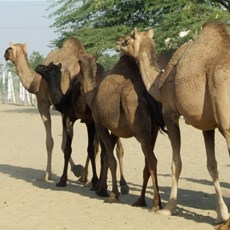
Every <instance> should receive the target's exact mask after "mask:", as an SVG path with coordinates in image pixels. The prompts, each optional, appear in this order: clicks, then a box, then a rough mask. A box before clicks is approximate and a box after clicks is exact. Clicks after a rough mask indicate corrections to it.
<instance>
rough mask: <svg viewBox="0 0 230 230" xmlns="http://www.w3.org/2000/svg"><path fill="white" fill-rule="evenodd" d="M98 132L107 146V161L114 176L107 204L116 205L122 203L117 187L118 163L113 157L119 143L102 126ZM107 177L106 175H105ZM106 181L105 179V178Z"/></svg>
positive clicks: (99, 126) (98, 127)
mask: <svg viewBox="0 0 230 230" xmlns="http://www.w3.org/2000/svg"><path fill="white" fill-rule="evenodd" d="M96 127H97V128H96V129H97V132H98V135H99V136H100V138H101V140H102V142H103V144H104V146H105V150H106V151H105V152H106V159H107V162H108V165H109V168H110V170H111V175H112V192H111V194H110V196H109V198H108V199H106V201H105V202H109V203H114V202H120V201H119V199H118V197H119V195H120V193H119V191H118V187H117V175H116V169H117V161H116V159H115V157H114V155H113V149H114V146H115V144H116V142H117V139H118V138H117V137H116V136H114V135H112V134H110V133H109V131H108V130H107V129H106V128H104V127H103V126H101V125H97V126H96ZM104 177H105V175H104ZM104 179H105V178H104Z"/></svg>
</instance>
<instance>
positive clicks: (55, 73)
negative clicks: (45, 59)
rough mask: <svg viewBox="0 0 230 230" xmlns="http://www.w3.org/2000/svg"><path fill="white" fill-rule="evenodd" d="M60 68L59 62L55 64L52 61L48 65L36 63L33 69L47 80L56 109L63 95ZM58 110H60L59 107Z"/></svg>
mask: <svg viewBox="0 0 230 230" xmlns="http://www.w3.org/2000/svg"><path fill="white" fill-rule="evenodd" d="M61 68H62V64H61V63H59V64H58V65H56V64H54V63H53V62H51V63H49V64H48V65H38V66H37V67H36V68H35V71H36V72H37V73H38V74H40V75H41V76H42V77H43V78H44V79H45V80H46V81H47V83H48V86H49V89H50V95H51V99H52V101H53V103H54V105H55V106H56V108H57V109H58V108H59V107H58V106H59V104H60V102H61V100H62V98H63V95H64V94H63V92H62V89H61V78H62V71H61ZM60 108H61V107H60ZM58 110H59V111H60V109H58Z"/></svg>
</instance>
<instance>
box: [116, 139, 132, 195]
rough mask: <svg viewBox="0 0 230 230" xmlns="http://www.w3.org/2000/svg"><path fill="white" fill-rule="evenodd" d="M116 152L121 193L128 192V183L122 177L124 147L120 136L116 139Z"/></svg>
mask: <svg viewBox="0 0 230 230" xmlns="http://www.w3.org/2000/svg"><path fill="white" fill-rule="evenodd" d="M116 153H117V159H118V162H119V169H120V186H121V193H122V194H128V193H129V186H128V184H127V182H126V180H125V177H124V167H123V157H124V148H123V145H122V143H121V140H120V138H118V139H117V145H116Z"/></svg>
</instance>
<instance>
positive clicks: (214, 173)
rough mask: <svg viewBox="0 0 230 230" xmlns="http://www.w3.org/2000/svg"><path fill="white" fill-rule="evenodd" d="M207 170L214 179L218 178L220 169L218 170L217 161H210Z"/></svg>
mask: <svg viewBox="0 0 230 230" xmlns="http://www.w3.org/2000/svg"><path fill="white" fill-rule="evenodd" d="M207 169H208V172H209V174H210V176H211V177H212V178H217V177H218V169H217V162H216V161H208V162H207Z"/></svg>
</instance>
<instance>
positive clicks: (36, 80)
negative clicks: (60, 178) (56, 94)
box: [4, 44, 78, 180]
mask: <svg viewBox="0 0 230 230" xmlns="http://www.w3.org/2000/svg"><path fill="white" fill-rule="evenodd" d="M4 57H5V60H6V61H8V60H10V61H12V63H13V64H14V66H15V69H16V73H17V75H18V76H19V78H20V81H21V82H22V84H23V86H24V87H25V89H26V90H27V91H28V92H30V93H33V94H35V95H36V98H37V107H38V111H39V113H40V115H41V118H42V121H43V123H44V126H45V130H46V149H47V165H46V170H45V176H44V179H45V180H50V179H51V177H52V169H51V163H52V150H53V145H54V141H53V137H52V132H51V116H50V106H51V105H52V100H51V98H50V92H49V88H48V85H47V83H46V81H45V80H44V79H43V78H42V77H41V76H40V75H39V74H37V73H36V72H34V71H33V70H32V69H31V67H30V65H29V62H28V57H27V44H10V47H9V48H7V49H6V51H5V54H4ZM62 145H63V146H64V145H65V137H64V136H63V142H62ZM70 164H71V166H72V170H75V167H74V162H73V160H72V158H71V159H70ZM76 174H77V175H78V173H77V172H76Z"/></svg>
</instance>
